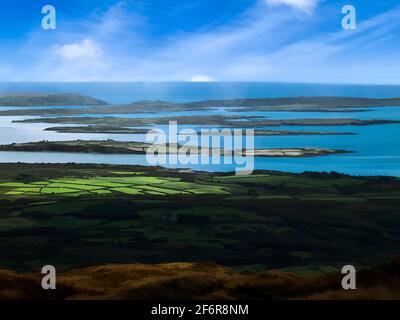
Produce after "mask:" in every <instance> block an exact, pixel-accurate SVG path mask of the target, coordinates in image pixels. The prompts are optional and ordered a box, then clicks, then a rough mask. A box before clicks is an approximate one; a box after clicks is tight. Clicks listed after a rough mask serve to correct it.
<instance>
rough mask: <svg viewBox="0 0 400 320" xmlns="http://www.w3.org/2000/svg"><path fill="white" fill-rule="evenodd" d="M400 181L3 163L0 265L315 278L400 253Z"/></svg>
mask: <svg viewBox="0 0 400 320" xmlns="http://www.w3.org/2000/svg"><path fill="white" fill-rule="evenodd" d="M399 209H400V180H399V179H397V178H390V177H352V176H345V175H339V174H336V173H332V174H317V173H305V174H301V175H296V174H287V173H279V172H267V171H263V172H255V173H254V174H253V175H251V176H233V175H231V174H215V173H205V172H196V173H190V172H186V171H184V172H181V171H179V170H168V169H163V168H147V167H138V166H111V165H74V164H65V165H57V164H51V165H50V164H48V165H38V164H0V268H7V269H12V270H18V271H30V270H37V269H38V268H40V267H41V266H43V265H44V264H52V265H55V266H56V267H57V269H58V270H68V269H70V268H73V267H74V268H75V267H84V266H91V265H98V264H103V263H169V262H179V261H182V262H185V261H187V262H205V261H212V262H215V263H218V264H221V265H223V266H230V267H232V268H234V269H235V270H240V271H261V270H265V269H284V270H288V271H291V272H294V273H296V274H299V275H304V276H310V275H313V274H320V273H323V272H327V271H331V270H339V268H340V266H343V265H344V264H349V263H350V264H354V265H362V266H366V265H372V264H379V263H381V262H382V261H383V260H385V259H386V258H388V257H390V256H396V255H398V254H399V248H400V232H399V230H400V220H399V219H398V215H399V213H400V210H399Z"/></svg>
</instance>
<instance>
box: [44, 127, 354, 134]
mask: <svg viewBox="0 0 400 320" xmlns="http://www.w3.org/2000/svg"><path fill="white" fill-rule="evenodd" d="M44 130H45V131H55V132H58V133H101V134H147V133H148V132H149V131H150V130H151V128H148V129H137V128H127V127H112V126H102V125H99V126H96V125H88V126H76V127H50V128H46V129H44ZM208 134H209V135H224V134H225V132H224V131H218V132H209V133H208ZM352 134H355V133H353V132H330V131H300V130H254V135H255V136H301V135H352Z"/></svg>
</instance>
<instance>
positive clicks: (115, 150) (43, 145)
mask: <svg viewBox="0 0 400 320" xmlns="http://www.w3.org/2000/svg"><path fill="white" fill-rule="evenodd" d="M149 148H153V149H152V151H153V152H154V151H156V153H159V154H177V153H179V152H182V149H181V148H182V146H181V145H176V144H175V145H172V144H166V145H152V144H149V143H143V142H121V141H115V140H73V141H39V142H29V143H13V144H9V145H0V151H25V152H76V153H99V154H146V153H147V152H148V151H149ZM185 148H186V149H185V153H190V154H210V155H211V154H212V153H219V154H221V155H224V154H225V153H227V154H229V155H232V152H231V151H229V150H223V149H217V148H205V147H195V146H193V147H190V146H185ZM349 152H351V151H345V150H332V149H323V148H272V149H256V150H235V151H234V154H235V155H237V156H255V157H291V158H295V157H315V156H324V155H331V154H341V153H349Z"/></svg>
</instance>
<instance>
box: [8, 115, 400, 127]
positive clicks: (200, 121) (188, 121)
mask: <svg viewBox="0 0 400 320" xmlns="http://www.w3.org/2000/svg"><path fill="white" fill-rule="evenodd" d="M170 121H177V123H178V124H180V125H204V126H216V127H227V128H255V127H264V126H366V125H375V124H394V123H400V121H399V120H384V119H370V120H360V119H351V118H331V119H282V120H269V119H260V118H259V117H255V116H242V117H239V116H220V115H212V116H170V117H161V118H118V117H52V118H35V119H24V120H14V121H13V122H16V123H61V124H77V125H79V124H85V125H102V126H122V127H143V126H150V125H167V124H169V123H170Z"/></svg>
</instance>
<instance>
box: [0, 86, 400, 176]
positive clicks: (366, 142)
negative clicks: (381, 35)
mask: <svg viewBox="0 0 400 320" xmlns="http://www.w3.org/2000/svg"><path fill="white" fill-rule="evenodd" d="M18 90H21V91H24V92H26V91H46V92H49V91H51V92H65V91H67V92H78V93H82V94H87V95H90V96H93V97H96V98H99V99H104V100H106V101H108V102H111V103H129V102H132V101H138V100H145V99H146V100H168V101H180V102H184V101H194V100H203V99H228V98H257V97H258V98H260V97H278V96H299V95H303V96H305V95H313V96H316V95H327V96H333V95H341V96H357V97H375V98H382V97H398V96H400V87H398V86H340V85H329V86H326V85H311V84H307V85H300V84H299V85H297V84H266V83H246V84H240V83H231V84H220V83H214V84H212V83H211V84H210V83H208V84H192V83H175V84H143V83H141V84H34V83H30V84H4V83H3V84H0V93H2V92H6V91H13V92H15V91H18ZM74 107H77V106H74ZM7 108H9V107H4V108H0V109H1V110H4V109H7ZM46 108H47V107H46ZM110 108H112V106H110ZM365 110H368V111H363V109H360V110H359V111H357V112H350V113H337V112H333V113H325V112H242V111H241V112H230V111H229V110H227V109H224V108H216V109H213V110H207V111H188V112H160V113H157V114H134V115H116V114H112V115H91V116H116V117H136V118H139V117H141V118H143V117H169V116H184V115H190V116H196V115H199V116H200V115H236V116H240V117H245V116H257V117H260V118H267V119H306V118H356V119H387V120H400V107H385V108H378V107H377V108H367V109H365ZM24 118H30V117H0V143H1V144H6V143H13V142H28V141H40V140H74V139H83V140H90V139H98V140H104V139H114V140H120V141H144V139H145V137H144V135H107V134H61V133H56V132H49V131H43V130H44V129H45V128H47V127H49V126H54V125H53V124H20V123H11V121H12V120H15V119H24ZM160 127H163V126H160ZM184 127H189V128H190V127H192V128H200V127H199V126H182V127H180V128H184ZM264 129H271V130H304V131H336V132H353V133H355V135H331V136H325V135H324V136H321V135H320V136H318V135H315V136H311V135H307V136H278V137H271V136H267V137H255V147H256V148H281V147H320V148H331V149H343V150H349V151H353V153H351V154H342V155H331V156H325V157H313V158H291V159H289V158H256V159H255V168H256V169H267V170H279V171H289V172H303V171H337V172H342V173H347V174H353V175H392V176H400V143H399V137H400V124H387V125H372V126H321V127H314V126H281V127H265V128H264ZM18 161H20V162H32V163H35V162H82V163H112V164H141V165H147V162H146V158H145V156H142V155H99V154H66V153H26V152H0V162H18ZM172 167H181V168H192V169H195V170H208V171H233V170H234V169H235V165H230V164H227V165H222V164H221V165H193V166H190V165H181V166H178V165H174V166H172Z"/></svg>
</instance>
